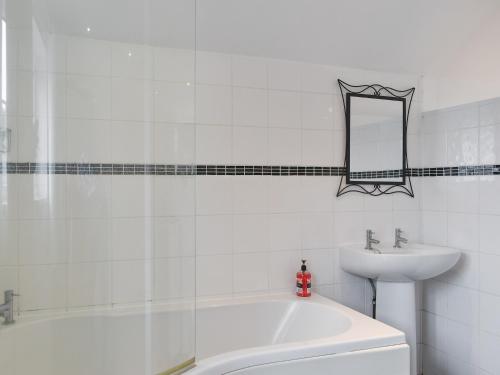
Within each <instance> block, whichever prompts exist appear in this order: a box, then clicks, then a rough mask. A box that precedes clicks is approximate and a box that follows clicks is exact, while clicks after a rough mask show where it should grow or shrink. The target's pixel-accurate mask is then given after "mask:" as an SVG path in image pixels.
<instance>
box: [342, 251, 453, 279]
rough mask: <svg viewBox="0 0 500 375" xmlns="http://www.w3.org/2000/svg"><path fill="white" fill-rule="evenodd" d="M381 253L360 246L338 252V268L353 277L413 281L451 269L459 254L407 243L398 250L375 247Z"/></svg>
mask: <svg viewBox="0 0 500 375" xmlns="http://www.w3.org/2000/svg"><path fill="white" fill-rule="evenodd" d="M376 248H377V249H378V250H379V251H380V252H381V254H378V253H376V252H374V251H370V250H365V249H364V245H352V246H347V247H344V248H341V249H340V266H341V267H342V269H343V270H344V271H346V272H349V273H352V274H354V275H357V276H361V277H365V278H369V279H375V280H380V281H387V282H413V281H418V280H426V279H430V278H433V277H436V276H438V275H440V274H442V273H444V272H446V271H448V270H449V269H450V268H452V267H453V266H454V265H455V264H456V263H457V262H458V259H459V258H460V251H458V250H456V249H452V248H448V247H440V246H431V245H422V244H409V245H406V246H404V247H403V248H401V249H395V248H393V247H392V246H390V245H378V246H376Z"/></svg>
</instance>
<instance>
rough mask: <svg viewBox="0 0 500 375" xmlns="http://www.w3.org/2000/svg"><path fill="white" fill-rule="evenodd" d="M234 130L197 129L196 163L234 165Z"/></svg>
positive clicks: (208, 127)
mask: <svg viewBox="0 0 500 375" xmlns="http://www.w3.org/2000/svg"><path fill="white" fill-rule="evenodd" d="M232 141H233V129H232V127H231V126H197V127H196V162H197V163H199V164H222V165H224V164H232V161H233V156H232V151H233V150H232Z"/></svg>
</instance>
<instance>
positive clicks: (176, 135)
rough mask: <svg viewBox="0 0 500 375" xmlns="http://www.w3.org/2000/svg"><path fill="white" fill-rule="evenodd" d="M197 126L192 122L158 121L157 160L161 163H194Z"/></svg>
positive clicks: (155, 128)
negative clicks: (167, 122)
mask: <svg viewBox="0 0 500 375" xmlns="http://www.w3.org/2000/svg"><path fill="white" fill-rule="evenodd" d="M195 142H196V138H195V127H194V125H192V124H166V123H156V124H155V127H154V150H155V161H156V163H160V164H192V163H193V162H194V159H195V153H196V152H195V145H196V144H195Z"/></svg>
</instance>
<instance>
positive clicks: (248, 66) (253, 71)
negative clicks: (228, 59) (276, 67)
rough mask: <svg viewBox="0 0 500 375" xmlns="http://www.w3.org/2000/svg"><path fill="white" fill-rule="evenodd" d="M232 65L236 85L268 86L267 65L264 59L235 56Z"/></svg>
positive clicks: (233, 79) (262, 87)
mask: <svg viewBox="0 0 500 375" xmlns="http://www.w3.org/2000/svg"><path fill="white" fill-rule="evenodd" d="M232 66H233V72H232V82H233V85H234V86H242V87H254V88H261V89H265V88H267V66H266V61H265V60H264V59H259V58H254V57H246V56H233V57H232Z"/></svg>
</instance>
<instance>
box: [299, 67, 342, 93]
mask: <svg viewBox="0 0 500 375" xmlns="http://www.w3.org/2000/svg"><path fill="white" fill-rule="evenodd" d="M301 80H302V91H306V92H317V93H334V92H335V91H336V90H337V87H336V85H337V71H336V70H335V69H334V68H333V67H329V66H325V65H313V64H303V65H302V74H301Z"/></svg>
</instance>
